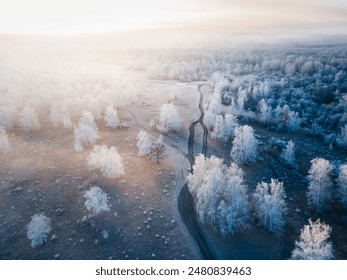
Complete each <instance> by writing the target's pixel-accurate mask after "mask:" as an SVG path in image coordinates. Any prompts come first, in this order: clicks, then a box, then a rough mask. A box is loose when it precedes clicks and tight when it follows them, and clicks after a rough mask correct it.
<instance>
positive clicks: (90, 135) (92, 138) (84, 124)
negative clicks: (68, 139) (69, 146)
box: [74, 111, 99, 152]
mask: <svg viewBox="0 0 347 280" xmlns="http://www.w3.org/2000/svg"><path fill="white" fill-rule="evenodd" d="M74 136H75V142H74V147H75V150H76V151H77V152H80V151H83V145H82V144H83V143H85V144H89V145H92V144H94V143H95V142H96V140H97V139H98V138H99V129H98V127H97V125H96V123H95V119H94V117H93V115H92V114H91V113H90V112H88V111H83V113H82V116H81V117H80V119H79V122H78V126H75V127H74Z"/></svg>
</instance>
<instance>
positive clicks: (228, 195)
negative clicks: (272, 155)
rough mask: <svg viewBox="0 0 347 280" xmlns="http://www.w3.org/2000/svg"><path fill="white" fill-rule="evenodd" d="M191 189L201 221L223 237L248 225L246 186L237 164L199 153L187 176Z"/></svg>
mask: <svg viewBox="0 0 347 280" xmlns="http://www.w3.org/2000/svg"><path fill="white" fill-rule="evenodd" d="M188 188H189V190H190V192H191V193H192V195H193V197H194V202H195V209H196V212H197V214H198V219H199V221H200V222H202V223H204V222H206V223H209V224H210V225H212V226H213V227H214V228H215V229H216V230H219V232H220V233H221V234H222V236H226V235H227V234H230V233H231V234H233V233H235V232H237V231H240V230H243V229H246V228H248V226H249V221H250V215H249V207H248V195H247V187H246V185H245V183H244V181H243V172H242V170H241V169H240V168H239V167H238V166H237V165H236V164H235V163H231V165H230V167H227V166H226V165H225V164H223V160H222V159H220V158H217V157H214V156H212V157H210V158H205V157H204V156H203V155H199V156H198V157H196V159H195V164H194V166H193V173H192V174H190V175H189V176H188Z"/></svg>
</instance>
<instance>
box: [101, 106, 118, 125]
mask: <svg viewBox="0 0 347 280" xmlns="http://www.w3.org/2000/svg"><path fill="white" fill-rule="evenodd" d="M104 121H105V125H106V126H108V127H113V128H116V127H118V126H119V125H120V121H119V119H118V115H117V111H116V110H115V109H114V108H113V106H107V108H106V111H105V117H104Z"/></svg>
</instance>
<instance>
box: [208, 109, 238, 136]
mask: <svg viewBox="0 0 347 280" xmlns="http://www.w3.org/2000/svg"><path fill="white" fill-rule="evenodd" d="M236 127H237V122H236V117H235V116H234V115H231V114H226V115H225V116H224V117H223V116H222V115H219V116H216V118H215V121H214V128H213V132H212V134H211V138H212V139H220V140H223V141H227V140H228V139H229V138H230V137H231V136H232V135H233V134H234V130H235V128H236Z"/></svg>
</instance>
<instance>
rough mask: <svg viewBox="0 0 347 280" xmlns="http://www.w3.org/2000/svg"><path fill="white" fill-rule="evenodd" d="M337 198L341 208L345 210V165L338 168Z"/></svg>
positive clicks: (346, 172) (346, 202) (346, 175)
mask: <svg viewBox="0 0 347 280" xmlns="http://www.w3.org/2000/svg"><path fill="white" fill-rule="evenodd" d="M337 183H338V185H339V188H338V198H339V200H340V202H341V205H342V206H343V207H346V208H347V164H343V165H341V166H340V172H339V177H338V178H337Z"/></svg>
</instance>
